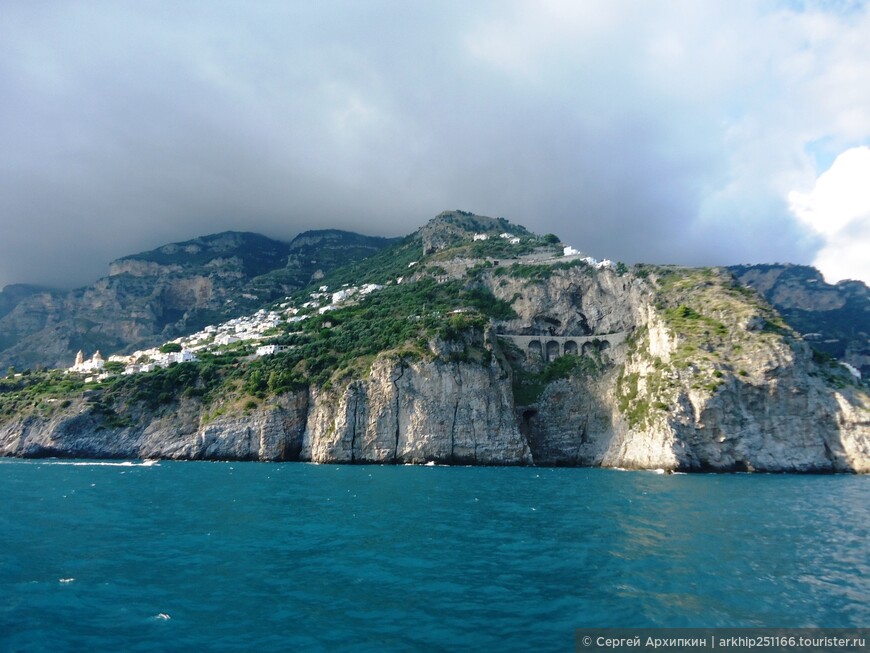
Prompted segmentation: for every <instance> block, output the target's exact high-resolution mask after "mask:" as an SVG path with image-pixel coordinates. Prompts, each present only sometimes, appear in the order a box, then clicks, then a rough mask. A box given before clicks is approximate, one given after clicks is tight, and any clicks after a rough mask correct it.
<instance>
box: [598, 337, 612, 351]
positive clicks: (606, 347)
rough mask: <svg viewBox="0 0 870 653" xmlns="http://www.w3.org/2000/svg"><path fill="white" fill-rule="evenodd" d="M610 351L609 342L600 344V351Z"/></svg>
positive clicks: (604, 341) (605, 341) (603, 341)
mask: <svg viewBox="0 0 870 653" xmlns="http://www.w3.org/2000/svg"><path fill="white" fill-rule="evenodd" d="M608 349H610V341H609V340H602V341H601V342H600V343H598V351H607V350H608Z"/></svg>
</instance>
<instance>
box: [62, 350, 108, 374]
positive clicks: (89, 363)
mask: <svg viewBox="0 0 870 653" xmlns="http://www.w3.org/2000/svg"><path fill="white" fill-rule="evenodd" d="M105 364H106V361H105V360H103V357H102V355H100V352H99V351H97V352H96V353H95V354H94V355H93V357H91V359H90V360H85V353H84V352H83V351H81V350H79V353H78V354H76V361H75V363H73V366H72V367H70V368H69V369H68V370H67V372H77V373H79V374H88V373H90V372H97V371H99V370H101V369H103V366H104V365H105Z"/></svg>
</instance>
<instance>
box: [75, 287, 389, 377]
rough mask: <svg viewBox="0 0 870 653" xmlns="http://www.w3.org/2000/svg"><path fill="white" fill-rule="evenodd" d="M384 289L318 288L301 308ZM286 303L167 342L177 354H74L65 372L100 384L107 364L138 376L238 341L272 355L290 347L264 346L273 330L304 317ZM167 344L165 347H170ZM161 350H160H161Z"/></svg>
mask: <svg viewBox="0 0 870 653" xmlns="http://www.w3.org/2000/svg"><path fill="white" fill-rule="evenodd" d="M381 288H383V286H379V285H377V284H373V283H369V284H365V285H363V286H360V287H356V286H350V285H349V284H345V285H344V286H343V287H342V288H341V289H339V290H337V291H335V292H329V288H328V287H327V286H321V287H320V289H319V290H318V292H314V293H311V295H310V300H309V301H308V302H306V303H304V304H303V305H302V308H303V309H317V311H318V313H320V314H323V313H325V312H326V311H330V310H334V309H336V308H339V307H340V306H342V305H344V304H347V303H350V302H351V301H356V300H358V299H360V298H362V297H365V296H366V295H369V294H371V293H372V292H375V291H376V290H380V289H381ZM287 300H288V301H285V302H284V303H282V304H281V305H280V306H279V307H278V309H277V310H266V309H261V310H259V311H257V312H256V313H254V314H253V315H248V316H243V317H237V318H233V319H232V320H228V321H226V322H224V323H222V324H219V325H216V326H215V325H210V326H207V327H205V328H204V329H203V330H202V331H198V332H197V333H194V334H191V335H189V336H183V337H181V338H176V339H175V340H172V341H170V343H171V344H172V345H174V346H173V347H171V349H176V350H177V351H166V350H167V349H170V348H168V347H167V346H166V345H164V346H163V347H153V348H151V349H143V350H139V351H135V352H133V353H132V354H129V355H126V356H121V355H113V356H110V357H109V359H108V361H107V360H105V359H104V358H103V356H102V355H101V354H100V352H99V351H97V352H96V353H95V354H94V355H93V357H91V358H90V359H87V360H86V359H85V354H84V352H83V351H79V353H78V354H77V355H76V360H75V363H73V365H72V367H70V368H68V369H67V372H72V373H76V374H82V375H87V376H86V378H85V381H87V382H90V381H102V380H103V379H106V378H108V377H110V376H112V374H111V373H110V372H108V371H106V370H105V365H106V363H107V362H109V363H121V364H123V365H124V368H123V372H121V373H122V374H138V373H140V372H150V371H152V370H155V369H158V368H162V367H168V366H169V365H172V364H173V363H190V362H193V361H195V360H197V353H198V352H201V351H211V352H217V351H220V350H221V349H223V348H225V347H228V346H230V345H233V344H235V343H238V342H246V343H250V344H252V345H255V344H256V345H258V346H257V349H256V353H255V354H254V356H255V357H256V356H271V355H273V354H277V353H281V352H284V351H287V350H288V349H289V346H287V345H278V344H274V343H268V342H267V343H264V342H263V341H264V340H266V339H268V338H269V337H270V336H271V335H273V334H271V333H270V331H273V330H274V329H276V328H277V327H279V326H281V325H282V324H292V323H294V322H300V321H302V320H304V319H305V318H306V317H307V315H298V313H299V310H300V309H298V308H295V307H293V306H291V305H290V302H289V297H288V298H287ZM170 343H167V344H170ZM161 350H163V351H161Z"/></svg>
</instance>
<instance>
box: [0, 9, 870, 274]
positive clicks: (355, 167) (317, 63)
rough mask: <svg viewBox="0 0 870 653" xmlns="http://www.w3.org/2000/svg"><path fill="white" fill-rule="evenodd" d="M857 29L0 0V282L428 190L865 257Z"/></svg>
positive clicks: (530, 222) (790, 12) (808, 18)
mask: <svg viewBox="0 0 870 653" xmlns="http://www.w3.org/2000/svg"><path fill="white" fill-rule="evenodd" d="M868 34H870V7H868V3H867V2H860V1H849V0H830V1H829V2H822V1H819V2H816V1H813V0H806V1H799V0H792V1H784V0H783V1H777V0H705V1H704V2H698V1H697V0H682V1H680V0H675V1H667V0H662V1H657V2H648V1H645V0H552V1H546V0H545V1H541V0H537V1H535V2H512V1H510V0H493V1H486V0H480V1H477V2H469V1H468V0H462V1H457V2H452V1H450V0H443V1H438V2H434V1H433V2H406V1H405V0H396V1H391V2H388V1H376V0H371V1H370V0H359V1H347V2H338V1H329V0H318V1H317V2H286V1H283V0H281V1H275V2H268V1H262V2H218V1H214V0H210V1H208V2H205V1H202V2H168V1H167V2H160V1H155V2H132V1H130V2H124V1H119V0H111V1H108V2H98V1H84V2H80V1H76V2H72V1H69V2H64V1H62V0H58V1H53V0H45V1H41V2H32V1H31V0H4V2H2V4H0V286H2V285H5V284H7V283H12V282H20V281H29V282H38V283H45V284H52V285H60V286H71V285H77V284H78V285H80V284H84V283H86V282H89V281H91V280H93V279H95V278H97V277H98V276H100V275H102V274H105V271H106V264H107V262H108V261H109V260H111V259H112V258H116V257H118V256H122V255H124V254H128V253H132V252H136V251H140V250H143V249H147V248H151V247H155V246H158V245H160V244H163V243H166V242H171V241H177V240H182V239H187V238H191V237H195V236H198V235H203V234H207V233H213V232H217V231H222V230H226V229H236V230H248V231H257V232H260V233H264V234H266V235H269V236H272V237H277V238H284V239H289V238H291V237H292V236H293V235H295V234H296V233H298V232H299V231H301V230H305V229H311V228H321V227H338V228H344V229H350V230H356V231H360V232H363V233H369V234H376V235H390V236H394V235H402V234H405V233H408V232H410V231H412V230H413V229H414V228H416V227H417V226H420V225H422V224H423V223H425V222H426V221H427V220H428V219H429V218H431V217H433V216H434V215H436V214H437V213H439V212H440V211H442V210H444V209H454V208H461V209H466V210H470V211H474V212H476V213H480V214H483V215H491V216H504V217H506V218H508V219H510V220H512V221H515V222H519V223H522V224H524V225H526V226H527V227H529V228H530V229H532V230H534V231H538V232H555V233H557V234H559V235H560V236H561V237H562V238H563V240H564V241H565V242H567V243H570V244H571V245H573V246H574V247H576V248H578V249H582V250H584V251H586V252H587V253H589V254H592V255H593V256H597V257H599V258H604V257H607V258H612V259H615V260H623V261H626V262H639V261H649V262H661V263H665V262H672V263H683V264H732V263H744V262H776V261H779V262H785V261H792V262H798V263H815V264H816V265H818V266H820V267H821V269H822V270H823V272H824V273H825V274H826V277H827V278H828V280H831V281H836V280H838V279H842V278H849V277H850V278H860V279H863V280H864V281H867V282H870V149H868V145H870V38H868V36H867V35H868Z"/></svg>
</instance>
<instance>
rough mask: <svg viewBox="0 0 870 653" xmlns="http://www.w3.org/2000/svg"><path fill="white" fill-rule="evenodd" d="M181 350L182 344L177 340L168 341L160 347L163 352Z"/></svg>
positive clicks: (170, 352)
mask: <svg viewBox="0 0 870 653" xmlns="http://www.w3.org/2000/svg"><path fill="white" fill-rule="evenodd" d="M179 351H181V345H179V344H178V343H177V342H167V343H166V344H165V345H163V346H162V347H161V348H160V353H161V354H174V353H177V352H179Z"/></svg>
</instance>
